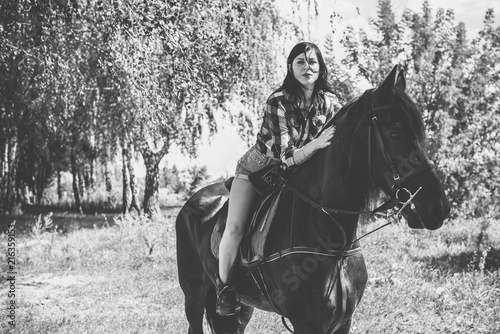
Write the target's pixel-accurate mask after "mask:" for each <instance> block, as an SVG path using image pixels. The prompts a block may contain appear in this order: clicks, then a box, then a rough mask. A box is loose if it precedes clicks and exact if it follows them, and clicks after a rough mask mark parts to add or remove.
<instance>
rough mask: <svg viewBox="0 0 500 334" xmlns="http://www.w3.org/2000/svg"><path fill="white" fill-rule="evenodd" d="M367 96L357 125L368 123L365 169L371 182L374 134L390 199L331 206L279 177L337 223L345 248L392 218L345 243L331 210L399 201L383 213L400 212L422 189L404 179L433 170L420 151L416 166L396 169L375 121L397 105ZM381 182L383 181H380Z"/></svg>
mask: <svg viewBox="0 0 500 334" xmlns="http://www.w3.org/2000/svg"><path fill="white" fill-rule="evenodd" d="M369 94H370V96H369V98H370V102H369V103H370V104H369V110H368V117H369V119H368V121H367V122H366V121H365V122H363V123H362V124H360V125H359V126H358V129H359V128H360V127H363V126H368V140H367V141H368V154H367V155H368V159H367V160H368V166H367V167H368V171H369V174H370V180H371V181H372V182H373V181H374V179H373V175H372V174H373V165H372V160H373V159H372V155H373V152H372V137H374V138H375V141H376V143H377V145H376V147H377V148H378V150H379V153H380V155H381V157H382V159H383V161H384V164H385V166H387V170H388V171H389V173H390V175H391V178H392V179H391V181H390V182H389V181H387V183H388V184H386V185H385V186H386V187H382V188H385V189H390V192H389V196H390V198H389V200H387V201H386V202H384V203H383V204H382V205H380V206H378V207H377V208H375V209H373V210H368V211H351V210H341V209H335V208H330V207H327V206H324V205H321V204H318V203H316V202H314V201H313V200H311V199H310V198H309V197H307V196H306V195H304V194H303V193H302V192H300V191H299V190H298V189H296V188H295V187H294V186H292V185H291V184H289V183H288V181H287V180H284V179H282V182H283V184H284V187H285V188H287V189H288V190H289V191H291V192H292V193H293V194H294V195H295V196H297V197H298V198H300V199H302V200H303V201H304V202H306V203H308V204H309V205H310V206H312V207H315V208H317V209H319V210H321V211H323V212H324V213H325V214H327V215H328V216H329V217H330V218H331V219H332V221H333V222H334V223H335V224H336V225H338V227H339V229H340V231H341V233H342V234H343V237H344V245H343V246H344V247H341V250H344V249H348V248H349V247H350V246H352V245H353V244H355V243H356V242H357V241H359V240H360V239H361V238H364V237H365V236H367V235H369V234H371V233H373V232H375V231H377V230H379V229H381V228H382V227H385V226H387V225H389V224H391V222H388V223H387V224H385V225H383V226H381V227H379V228H377V229H375V230H373V231H370V232H368V233H366V234H364V235H363V236H361V237H359V238H357V239H356V240H354V241H352V242H351V243H350V244H347V240H346V235H345V232H344V229H343V228H342V227H341V225H340V224H339V223H338V222H337V220H336V219H335V218H334V217H333V214H350V215H361V214H372V215H373V214H377V213H381V212H385V211H387V210H390V209H393V208H395V207H396V206H398V205H399V208H398V211H397V212H394V213H392V214H390V215H386V216H400V215H401V213H402V212H403V210H404V209H405V208H406V207H407V206H408V205H410V204H411V203H412V201H413V199H414V198H415V196H416V195H417V194H418V192H419V191H420V190H421V189H422V187H419V188H418V189H417V190H415V191H414V192H413V193H412V192H411V190H410V189H408V188H406V187H404V183H405V182H407V181H409V180H411V179H413V178H414V177H415V176H417V175H419V174H420V173H422V172H425V171H428V170H432V169H434V168H435V164H434V162H432V161H431V160H429V159H427V157H425V156H423V155H419V159H420V160H415V161H414V162H416V166H413V167H414V168H411V169H409V170H408V171H407V172H406V173H400V171H399V169H398V165H397V163H396V161H395V159H394V158H393V157H392V156H391V154H390V153H389V150H388V149H387V145H386V143H385V141H384V138H383V136H382V133H381V130H380V126H379V123H378V116H379V115H380V114H381V113H384V112H389V111H391V110H394V108H395V107H396V106H395V105H394V104H388V105H383V106H380V107H373V100H374V97H373V91H371V92H369ZM379 186H382V185H379Z"/></svg>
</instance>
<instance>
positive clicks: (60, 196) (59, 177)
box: [57, 167, 63, 202]
mask: <svg viewBox="0 0 500 334" xmlns="http://www.w3.org/2000/svg"><path fill="white" fill-rule="evenodd" d="M62 197H63V194H62V184H61V169H60V168H59V167H57V199H58V200H59V202H61V201H62Z"/></svg>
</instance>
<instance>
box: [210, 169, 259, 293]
mask: <svg viewBox="0 0 500 334" xmlns="http://www.w3.org/2000/svg"><path fill="white" fill-rule="evenodd" d="M256 194H257V192H256V191H255V189H254V187H253V185H252V184H251V183H250V182H249V181H247V180H244V179H234V181H233V184H232V186H231V193H230V194H229V208H228V216H227V223H226V229H225V230H224V234H223V235H222V240H221V242H220V246H219V276H220V279H221V281H222V283H224V284H226V283H227V281H228V280H229V275H230V274H231V269H232V267H233V264H234V261H235V260H236V255H237V253H238V247H239V245H240V242H241V239H242V238H243V233H244V232H245V226H246V224H247V221H248V220H249V218H250V217H249V216H250V210H251V208H252V203H253V200H254V199H255V197H256Z"/></svg>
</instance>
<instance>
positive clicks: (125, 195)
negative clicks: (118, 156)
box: [122, 143, 130, 214]
mask: <svg viewBox="0 0 500 334" xmlns="http://www.w3.org/2000/svg"><path fill="white" fill-rule="evenodd" d="M127 146H128V145H127V144H126V143H122V162H123V165H122V176H123V195H122V196H123V198H122V203H123V204H122V205H123V209H122V212H123V213H124V214H126V213H128V212H129V205H130V185H129V180H130V175H129V172H128V147H127Z"/></svg>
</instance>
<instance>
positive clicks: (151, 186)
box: [143, 151, 163, 216]
mask: <svg viewBox="0 0 500 334" xmlns="http://www.w3.org/2000/svg"><path fill="white" fill-rule="evenodd" d="M162 157H163V155H161V154H154V153H152V152H151V151H150V152H148V154H144V153H143V158H144V164H145V165H146V182H145V183H146V185H145V189H144V203H143V207H144V212H145V213H146V214H147V215H149V216H152V215H154V214H156V213H159V212H160V205H159V202H158V188H159V185H160V183H159V175H160V170H159V165H160V160H161V158H162Z"/></svg>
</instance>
